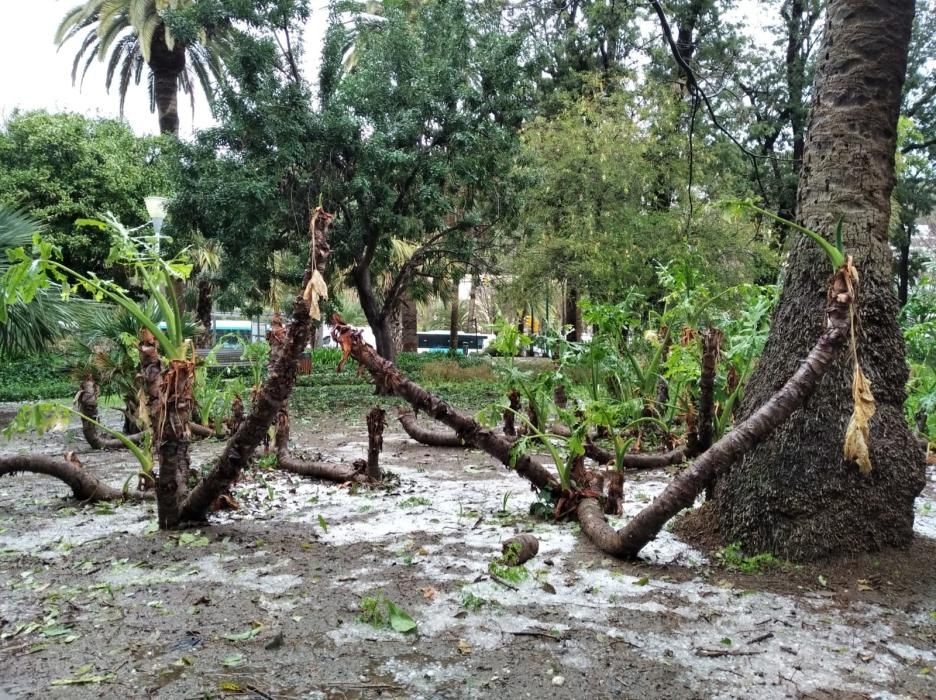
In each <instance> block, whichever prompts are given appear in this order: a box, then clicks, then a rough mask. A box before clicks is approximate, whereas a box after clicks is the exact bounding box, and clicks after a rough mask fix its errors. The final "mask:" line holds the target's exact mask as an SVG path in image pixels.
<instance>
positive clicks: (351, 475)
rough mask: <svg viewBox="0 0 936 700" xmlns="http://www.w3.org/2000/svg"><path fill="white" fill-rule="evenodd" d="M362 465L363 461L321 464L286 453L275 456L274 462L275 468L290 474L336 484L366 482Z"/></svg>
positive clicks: (319, 460) (320, 462)
mask: <svg viewBox="0 0 936 700" xmlns="http://www.w3.org/2000/svg"><path fill="white" fill-rule="evenodd" d="M364 464H365V463H364V461H363V460H357V461H355V462H353V463H346V462H323V461H322V460H321V459H315V460H313V459H305V458H304V457H301V456H299V457H297V456H294V455H291V454H288V453H280V454H279V455H277V462H276V466H277V468H279V469H282V470H283V471H287V472H289V473H291V474H298V475H299V476H305V477H309V478H312V479H325V480H327V481H337V482H338V483H345V482H348V481H356V482H359V483H363V482H365V481H367V475H366V474H365V473H364V471H365V467H364Z"/></svg>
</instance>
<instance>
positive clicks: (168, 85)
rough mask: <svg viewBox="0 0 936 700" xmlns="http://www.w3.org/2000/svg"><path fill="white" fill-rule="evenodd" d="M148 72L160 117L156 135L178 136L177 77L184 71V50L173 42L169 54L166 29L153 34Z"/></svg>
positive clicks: (177, 43)
mask: <svg viewBox="0 0 936 700" xmlns="http://www.w3.org/2000/svg"><path fill="white" fill-rule="evenodd" d="M149 67H150V70H152V71H153V93H154V97H155V102H156V113H157V115H158V117H159V133H161V134H172V135H173V136H178V135H179V76H180V75H181V74H182V72H183V71H184V70H185V46H184V45H183V44H182V43H181V42H176V44H175V46H174V47H173V48H172V50H170V49H169V47H168V46H167V45H166V30H165V27H160V28H158V29H157V30H156V31H155V32H154V34H153V43H152V44H151V46H150V59H149Z"/></svg>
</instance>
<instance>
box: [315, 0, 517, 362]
mask: <svg viewBox="0 0 936 700" xmlns="http://www.w3.org/2000/svg"><path fill="white" fill-rule="evenodd" d="M386 14H387V16H386V20H385V21H384V22H382V23H380V24H375V23H373V22H368V23H366V24H364V25H359V26H358V28H357V32H356V36H355V51H356V54H357V61H356V63H355V65H354V68H353V70H351V71H350V72H348V73H343V72H342V71H341V61H340V60H339V59H340V57H341V54H342V51H343V48H344V47H345V46H346V45H347V32H346V30H345V29H344V27H343V25H342V23H341V22H335V23H333V25H332V27H331V28H330V30H329V36H328V39H327V44H326V48H325V56H324V58H323V69H322V75H321V78H320V90H321V101H322V110H321V124H322V127H323V131H322V132H320V135H319V139H318V140H319V143H320V146H321V154H320V155H319V156H318V159H317V160H318V163H317V165H316V170H315V171H314V172H313V174H312V175H313V177H312V178H311V180H310V181H309V187H310V189H311V194H312V197H311V198H312V199H313V200H315V199H316V198H317V195H318V194H321V196H323V197H324V202H325V206H326V208H329V209H332V210H334V211H336V212H337V217H336V220H335V223H334V228H333V231H334V239H333V240H334V241H335V243H334V245H333V249H334V256H333V259H334V261H335V262H337V264H338V265H340V266H342V267H345V268H346V269H347V270H348V275H349V278H350V280H351V282H352V283H353V285H354V287H355V289H356V290H357V292H358V297H359V299H360V301H361V306H362V308H363V309H364V313H365V314H366V316H367V320H368V322H369V324H370V326H371V328H372V329H373V331H374V336H375V338H376V340H377V349H378V351H379V352H380V354H381V355H382V356H383V357H385V358H387V359H393V357H394V355H395V353H396V343H395V342H394V335H395V334H394V332H393V327H394V324H395V320H396V318H397V317H398V314H399V311H400V307H401V305H402V303H403V298H404V295H405V293H406V291H407V289H408V288H409V287H410V285H411V283H412V281H413V279H414V278H415V277H417V276H420V275H430V276H437V275H449V276H450V275H451V270H450V266H451V265H452V264H463V265H468V264H471V263H472V262H473V261H474V260H475V259H476V258H477V251H479V250H483V249H484V248H485V247H486V246H487V245H488V241H489V234H490V231H491V227H492V225H493V224H494V223H496V222H497V221H499V220H501V219H502V218H503V217H504V214H505V213H506V212H507V211H509V210H510V207H511V205H512V182H513V180H512V176H511V172H510V170H511V168H510V166H511V164H512V159H513V157H514V155H515V153H516V152H517V150H518V148H519V139H518V137H517V127H518V126H519V124H520V121H521V118H522V116H523V111H524V107H525V105H524V102H523V96H524V94H523V92H524V85H525V76H524V73H523V70H522V66H521V65H519V63H520V60H521V50H522V43H521V41H520V39H519V38H518V37H516V36H511V35H508V34H506V33H504V32H503V31H502V30H501V29H500V15H499V13H497V12H488V11H487V10H485V9H484V8H478V7H474V6H472V5H471V4H469V3H464V2H459V1H457V0H448V1H446V2H440V3H433V4H428V5H424V6H421V7H419V8H417V9H416V10H414V11H413V12H410V13H409V14H408V15H404V14H403V13H401V12H397V11H388V12H387V13H386ZM306 196H308V193H307V194H306ZM400 246H404V247H408V248H410V250H411V254H409V255H407V256H405V261H403V262H402V264H394V260H393V258H394V256H393V251H394V248H399V247H400ZM387 276H389V284H384V285H381V284H378V278H380V277H384V278H387Z"/></svg>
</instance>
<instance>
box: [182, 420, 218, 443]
mask: <svg viewBox="0 0 936 700" xmlns="http://www.w3.org/2000/svg"><path fill="white" fill-rule="evenodd" d="M189 430H190V431H191V433H192V436H193V437H197V438H203V439H207V438H223V437H224V433H219V432H217V431H216V430H215V429H214V428H209V427H208V426H207V425H202V424H201V423H196V422H195V421H192V422H190V423H189Z"/></svg>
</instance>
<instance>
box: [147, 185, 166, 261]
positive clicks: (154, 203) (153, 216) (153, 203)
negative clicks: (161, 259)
mask: <svg viewBox="0 0 936 700" xmlns="http://www.w3.org/2000/svg"><path fill="white" fill-rule="evenodd" d="M143 201H144V202H146V213H147V214H149V217H150V220H151V221H152V222H153V230H154V231H155V232H156V255H159V232H160V231H162V225H163V221H164V220H165V219H166V202H168V201H169V200H168V199H166V198H165V197H157V196H150V197H144V199H143Z"/></svg>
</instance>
